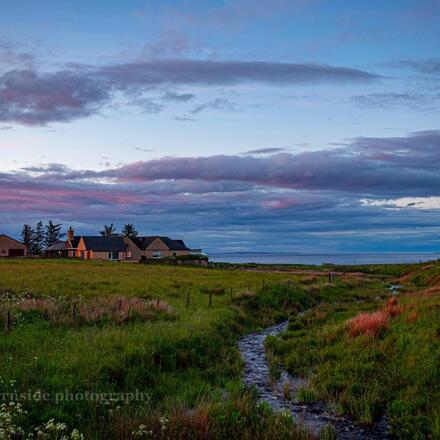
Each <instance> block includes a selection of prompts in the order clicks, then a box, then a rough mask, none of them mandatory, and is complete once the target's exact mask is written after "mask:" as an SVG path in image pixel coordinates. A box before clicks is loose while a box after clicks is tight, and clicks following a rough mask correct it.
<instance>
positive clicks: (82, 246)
mask: <svg viewBox="0 0 440 440" xmlns="http://www.w3.org/2000/svg"><path fill="white" fill-rule="evenodd" d="M76 256H78V257H79V258H82V259H83V260H112V261H120V260H127V259H131V253H130V251H129V250H128V246H127V243H126V240H125V237H120V236H110V237H104V236H102V235H83V236H81V237H80V239H79V242H78V246H77V248H76Z"/></svg>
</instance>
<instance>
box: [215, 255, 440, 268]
mask: <svg viewBox="0 0 440 440" xmlns="http://www.w3.org/2000/svg"><path fill="white" fill-rule="evenodd" d="M209 259H210V260H211V261H213V262H223V263H259V264H305V265H316V266H320V265H323V264H342V265H365V264H404V263H421V262H426V261H438V260H440V252H438V253H426V254H425V253H417V254H416V253H380V254H296V253H292V254H288V253H283V254H281V253H252V252H249V253H247V252H239V253H213V254H209Z"/></svg>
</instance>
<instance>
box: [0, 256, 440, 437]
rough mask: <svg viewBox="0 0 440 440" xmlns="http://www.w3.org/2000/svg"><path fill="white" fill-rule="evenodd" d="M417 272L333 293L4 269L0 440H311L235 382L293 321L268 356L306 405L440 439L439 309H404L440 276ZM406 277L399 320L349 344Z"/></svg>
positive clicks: (109, 266)
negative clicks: (303, 384)
mask: <svg viewBox="0 0 440 440" xmlns="http://www.w3.org/2000/svg"><path fill="white" fill-rule="evenodd" d="M421 267H423V266H420V267H419V266H417V265H415V266H411V267H410V266H408V267H406V266H396V267H393V268H389V267H388V268H387V267H383V268H381V267H376V268H372V267H369V268H368V271H366V272H368V273H367V274H363V273H361V269H362V268H356V273H350V272H349V268H341V269H340V271H341V275H338V276H337V277H336V278H335V280H334V281H333V282H331V283H329V281H328V277H327V274H326V273H323V274H322V275H320V274H313V275H310V274H302V275H298V274H293V273H289V272H283V271H281V272H280V273H270V272H264V271H263V272H256V271H242V270H239V269H240V268H237V267H236V268H218V269H213V268H189V267H175V266H158V265H154V266H149V265H139V264H121V263H108V262H90V261H89V262H86V261H63V260H40V259H32V260H2V261H0V295H1V296H0V313H1V316H2V320H3V324H2V325H3V331H2V332H1V333H0V394H1V395H2V401H4V402H5V403H4V404H3V407H2V408H1V409H0V428H2V429H3V432H4V433H6V434H1V433H2V431H1V429H0V439H1V440H3V439H13V438H14V439H15V438H47V439H52V438H53V439H55V438H59V439H61V438H71V439H76V438H78V439H80V438H85V439H103V438H106V439H129V438H163V439H165V438H166V439H175V438H176V439H177V438H179V439H197V438H199V439H205V438H213V439H226V438H228V439H247V438H248V439H251V438H252V439H272V438H286V439H311V438H312V436H311V435H310V434H308V433H307V432H305V431H304V429H303V428H302V427H301V426H298V425H296V424H295V422H294V421H293V419H292V417H291V416H290V415H288V414H284V413H274V412H273V411H271V410H270V408H268V406H267V405H265V404H260V403H258V400H257V396H256V395H255V392H254V391H253V390H252V389H246V388H244V387H243V386H242V384H241V380H240V378H241V372H242V361H241V359H240V356H239V353H238V350H237V348H236V345H235V343H236V341H237V338H238V337H239V336H240V335H242V334H244V333H246V332H249V331H251V330H255V329H258V328H262V327H264V326H267V325H270V324H273V323H275V322H280V321H282V320H285V319H288V318H289V319H290V330H289V331H288V332H287V333H286V334H285V335H283V336H282V337H281V338H272V339H270V340H268V351H270V353H271V359H272V361H273V362H279V363H281V364H283V365H284V366H285V367H287V369H288V370H289V371H291V372H293V373H295V374H300V375H303V376H305V377H308V378H310V389H308V390H303V393H302V394H303V395H304V396H307V398H311V399H318V398H324V399H326V400H329V401H331V402H332V404H333V405H334V408H335V410H336V411H339V412H347V413H349V414H351V415H352V416H353V417H354V418H356V419H358V420H361V421H363V422H366V423H369V422H371V421H372V420H374V419H375V418H377V417H378V416H379V415H380V414H381V413H382V412H383V411H384V410H385V409H388V412H389V414H390V421H391V423H392V424H393V427H395V428H394V431H395V433H396V438H429V437H423V436H422V435H425V434H424V432H425V431H421V428H420V429H419V428H417V429H419V430H418V431H416V432H417V433H419V434H418V435H419V437H410V436H407V437H405V435H406V434H405V432H406V431H405V430H407V431H408V429H409V428H406V427H405V426H411V429H412V427H413V426H421V425H423V426H428V429H430V430H431V431H430V432H431V433H436V432H437V431H436V429H438V427H436V423H438V412H437V413H436V411H438V407H436V405H435V404H434V403H433V402H434V400H433V399H435V398H438V394H436V393H437V392H438V384H439V383H440V380H439V378H438V372H437V371H436V370H435V367H436V366H438V364H437V362H438V353H439V351H438V345H436V344H438V329H437V327H436V325H437V326H438V322H437V323H435V322H434V321H435V316H436V315H435V313H436V311H437V310H436V309H434V308H432V307H433V305H434V303H435V301H436V296H435V295H430V296H426V298H425V296H420V298H421V299H419V296H417V295H416V294H414V295H412V296H411V294H410V292H413V291H414V292H417V291H419V290H421V289H424V288H425V286H427V285H431V284H433V278H432V275H429V273H430V271H433V270H437V269H438V266H437V265H434V266H433V268H431V269H429V270H425V271H423V270H422V269H420V268H421ZM266 269H267V268H266ZM344 270H345V271H346V274H342V273H343V271H344ZM408 271H410V275H409V276H407V278H405V276H404V274H405V273H407V272H408ZM419 271H421V272H420V274H419ZM439 274H440V270H439ZM399 277H401V282H402V284H404V285H405V295H404V296H403V295H402V298H400V297H399V304H394V305H389V306H388V307H389V308H393V307H395V308H396V310H395V311H394V312H390V313H393V314H395V315H396V316H395V317H393V318H392V319H391V318H389V319H390V320H389V322H388V321H387V323H386V326H385V327H384V328H383V329H381V330H380V331H379V332H378V333H377V334H374V335H373V336H369V335H365V334H360V335H351V334H350V333H349V330H347V325H348V324H347V322H348V320H349V319H351V318H352V317H354V316H356V314H358V313H362V312H374V311H377V310H381V309H382V308H383V307H386V306H385V304H386V301H387V300H388V299H389V297H390V296H391V292H390V291H389V290H388V286H389V284H390V283H392V282H395V280H396V279H398V278H399ZM434 278H435V277H434ZM407 294H408V295H407ZM407 297H408V299H407ZM406 304H409V305H411V307H410V308H408V309H406V308H405V310H404V312H402V313H400V309H399V310H398V309H397V307H402V308H404V307H407V306H406ZM413 305H414V306H413ZM390 310H391V309H390ZM8 320H9V322H8ZM417 329H420V331H419V330H417ZM6 330H8V331H6ZM362 331H363V330H361V333H362ZM436 332H437V333H436ZM436 335H437V336H436ZM436 338H437V339H436ZM408 344H409V345H408ZM396 347H397V348H396ZM408 347H410V348H408ZM411 347H412V348H411ZM344 350H346V351H345V352H344ZM399 350H400V351H399ZM399 353H403V354H404V358H402V357H401V355H400V354H399ZM398 354H399V355H398ZM403 354H402V356H403ZM436 356H437V357H436ZM422 358H423V359H422ZM391 359H395V362H391ZM422 360H423V362H422ZM411 362H412V363H411ZM418 362H420V365H421V366H423V367H419V368H417V370H416V368H415V366H419V365H418ZM407 363H408V364H407ZM415 371H417V375H416V373H415ZM390 374H394V376H392V378H393V381H392V382H390V376H389V375H390ZM420 374H422V375H421V376H420ZM397 377H400V379H399V380H400V382H396V381H397ZM411 377H412V378H414V377H421V379H417V380H415V383H413V382H411V380H410V379H411ZM366 378H367V379H368V380H366ZM402 384H404V385H405V386H402ZM427 384H429V386H430V388H429V392H426V391H425V394H424V395H423V397H421V396H419V395H418V394H417V399H415V400H414V399H412V397H411V396H413V395H414V394H413V393H416V392H417V393H419V392H420V389H421V387H423V386H426V385H427ZM436 387H437V388H436ZM382 390H385V391H386V392H382ZM20 393H21V396H20ZM12 397H13V398H14V400H18V401H19V405H17V404H16V403H14V405H12V406H11V405H10V403H8V400H9V401H10V400H11V398H12ZM17 397H18V399H17ZM437 401H438V399H437ZM393 402H394V403H393ZM396 402H397V403H396ZM408 402H410V404H411V405H415V406H408V405H409V403H408ZM414 408H416V409H417V411H419V413H420V414H421V413H423V411H426V410H427V409H429V411H430V412H428V413H426V414H427V415H426V416H425V417H427V418H428V419H429V423H428V422H427V421H426V420H425V419H423V418H421V419H417V420H416V422H417V424H416V425H415V422H414V420H413V418H411V417H412V416H411V417H410V416H409V414H413V410H414ZM420 414H419V416H420ZM419 416H417V417H419ZM420 417H421V416H420ZM36 428H37V430H35V429H36ZM423 429H425V428H423ZM12 432H15V433H16V434H12ZM31 432H33V433H34V434H33V437H29V433H31ZM39 432H40V433H41V434H38V433H39ZM408 432H410V434H411V433H412V432H414V430H413V431H408ZM17 433H18V434H17ZM410 434H408V435H410ZM2 435H3V437H2ZM38 435H40V437H38ZM399 435H400V437H399ZM429 435H431V434H429ZM432 435H433V434H432ZM36 436H37V437H36ZM63 436H64V437H63ZM323 438H331V435H328V433H327V434H326V433H324V434H323ZM431 438H435V437H433V436H432V437H431Z"/></svg>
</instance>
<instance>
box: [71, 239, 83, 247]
mask: <svg viewBox="0 0 440 440" xmlns="http://www.w3.org/2000/svg"><path fill="white" fill-rule="evenodd" d="M80 238H81V237H73V238H72V240H70V244H71V245H72V247H71V248H70V249H76V248H77V247H78V243H79V239H80Z"/></svg>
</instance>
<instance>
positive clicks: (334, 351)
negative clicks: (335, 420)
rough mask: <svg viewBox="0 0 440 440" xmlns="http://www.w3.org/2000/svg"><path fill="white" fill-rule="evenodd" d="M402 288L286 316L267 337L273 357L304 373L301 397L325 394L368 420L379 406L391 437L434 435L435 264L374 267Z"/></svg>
mask: <svg viewBox="0 0 440 440" xmlns="http://www.w3.org/2000/svg"><path fill="white" fill-rule="evenodd" d="M370 272H374V273H376V274H379V275H380V274H386V275H388V274H389V273H392V274H393V275H394V278H393V279H394V282H399V283H401V284H402V285H403V288H402V289H401V290H400V291H399V294H398V295H395V296H394V297H393V298H391V299H390V292H389V291H387V290H384V289H382V290H380V289H377V290H376V294H374V295H365V296H364V297H363V298H358V299H357V300H356V301H353V298H347V297H346V296H345V295H342V296H341V298H340V300H339V301H338V302H337V303H336V304H335V303H331V302H326V303H325V304H320V305H318V306H315V307H313V308H311V309H310V310H308V311H307V312H306V313H304V314H303V315H297V316H294V317H291V319H290V326H289V331H288V332H287V333H286V334H285V335H283V336H282V337H281V338H277V339H275V338H272V339H271V340H270V341H268V349H269V351H270V352H271V353H272V357H273V358H275V359H276V360H277V361H278V362H282V363H283V364H284V365H285V367H286V368H287V369H288V370H289V371H290V372H291V373H292V374H296V375H299V376H302V377H306V378H308V380H309V383H310V385H309V387H308V388H307V389H306V390H302V391H301V393H300V394H301V395H300V396H299V397H300V398H301V399H303V400H318V399H319V400H320V399H322V400H326V401H329V402H331V404H332V406H333V408H334V409H335V410H336V411H337V412H340V413H346V414H350V415H351V416H352V417H353V418H355V419H357V420H359V421H360V422H364V423H372V422H373V421H374V420H377V419H378V418H379V417H380V416H381V415H382V414H383V413H385V412H386V414H387V415H388V420H389V422H390V424H391V429H392V435H393V438H398V439H425V438H431V439H438V438H440V404H439V402H440V319H439V316H440V264H438V263H437V264H425V265H414V266H399V267H391V268H390V267H387V266H385V267H383V270H381V268H380V266H377V267H375V269H374V271H372V270H371V268H370Z"/></svg>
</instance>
